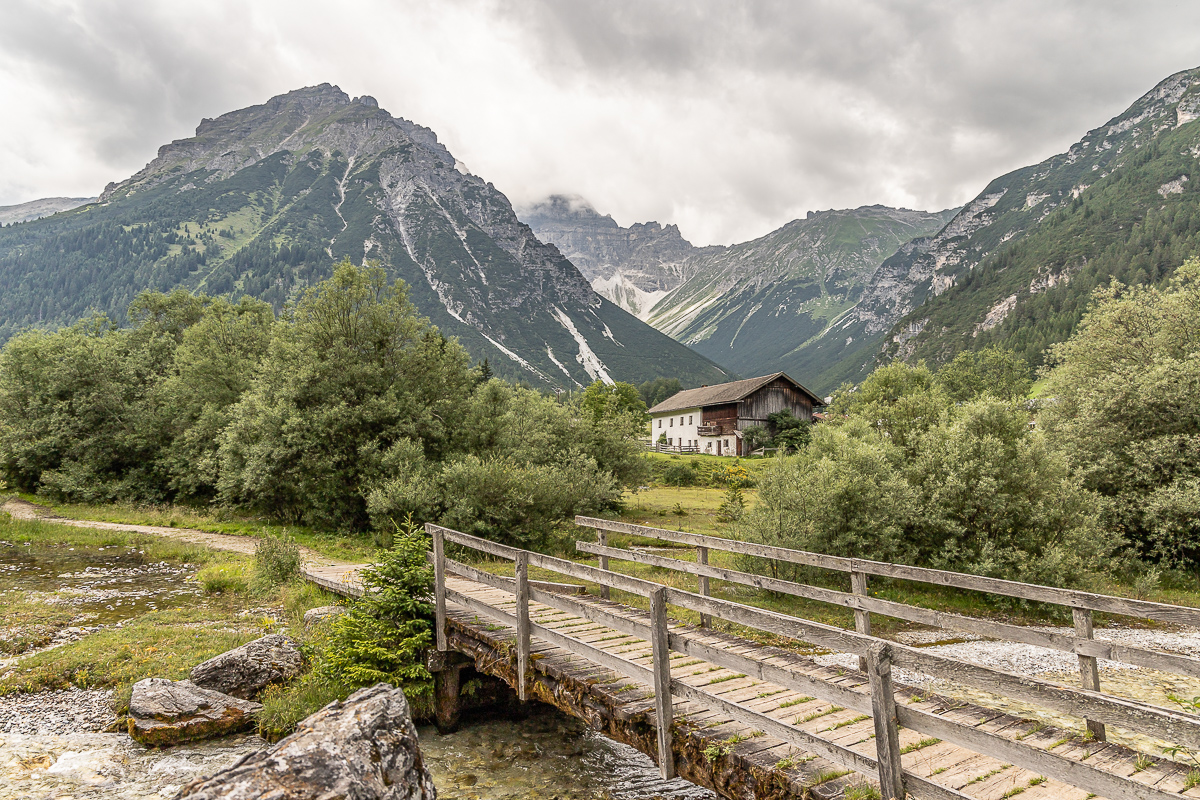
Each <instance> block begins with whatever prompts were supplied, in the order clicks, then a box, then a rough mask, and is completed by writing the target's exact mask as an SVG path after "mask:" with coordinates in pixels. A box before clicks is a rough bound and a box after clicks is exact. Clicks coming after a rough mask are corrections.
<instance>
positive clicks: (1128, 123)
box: [839, 69, 1200, 364]
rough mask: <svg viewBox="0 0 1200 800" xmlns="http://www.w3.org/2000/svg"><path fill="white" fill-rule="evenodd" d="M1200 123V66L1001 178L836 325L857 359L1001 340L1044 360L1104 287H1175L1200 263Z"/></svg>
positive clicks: (917, 355) (948, 353)
mask: <svg viewBox="0 0 1200 800" xmlns="http://www.w3.org/2000/svg"><path fill="white" fill-rule="evenodd" d="M1198 118H1200V69H1192V70H1187V71H1184V72H1179V73H1177V74H1175V75H1172V76H1171V77H1169V78H1167V79H1166V80H1164V81H1162V82H1161V83H1159V84H1158V85H1157V86H1155V87H1154V88H1153V89H1152V90H1151V91H1149V92H1148V93H1147V94H1145V95H1144V96H1142V97H1141V98H1139V99H1138V100H1137V101H1136V102H1135V103H1133V105H1131V106H1130V107H1129V108H1128V109H1127V110H1126V111H1125V112H1123V113H1122V114H1120V115H1119V116H1117V117H1115V118H1113V119H1111V120H1109V121H1108V122H1107V123H1105V124H1104V125H1102V126H1100V127H1099V128H1096V129H1094V130H1091V131H1089V132H1088V133H1087V135H1086V136H1084V137H1083V138H1082V139H1081V140H1080V141H1079V142H1077V143H1076V144H1074V145H1072V146H1071V148H1070V149H1068V150H1067V152H1066V153H1063V154H1061V155H1056V156H1053V157H1051V158H1048V159H1046V160H1045V161H1043V162H1041V163H1039V164H1036V165H1033V166H1030V167H1025V168H1023V169H1018V170H1015V171H1013V172H1010V173H1008V174H1007V175H1003V176H1001V177H999V178H996V179H995V180H994V181H992V182H991V183H990V184H988V186H987V187H986V188H985V189H984V190H983V192H981V193H980V194H979V196H978V197H976V198H975V199H974V200H973V201H972V202H971V203H969V204H968V205H967V206H966V207H965V208H964V209H963V210H962V211H961V212H959V214H958V215H957V216H956V217H955V218H954V219H953V220H951V222H950V223H949V224H948V225H947V226H946V227H945V228H944V229H942V230H941V231H939V232H938V233H937V235H936V236H933V237H931V238H930V239H928V240H925V241H921V242H917V243H914V245H913V246H911V247H908V248H906V249H904V250H902V251H901V252H900V253H898V254H897V255H895V256H893V257H892V258H890V259H888V260H887V261H886V262H884V264H883V265H882V266H881V267H880V269H879V271H878V272H877V274H876V275H875V277H874V278H873V282H872V286H871V289H870V290H869V291H868V292H867V293H865V294H864V297H863V299H862V301H861V302H860V303H859V306H858V307H857V308H856V309H855V311H854V312H853V314H852V315H850V316H848V317H847V319H846V321H845V322H844V323H843V326H841V327H840V328H839V333H843V332H844V333H846V335H847V336H857V337H859V340H860V342H866V343H868V345H869V346H868V347H867V348H866V349H860V350H859V351H858V352H857V353H855V354H852V357H851V359H850V360H851V361H853V362H855V363H863V364H866V363H870V362H873V361H874V355H875V354H876V353H878V351H879V348H880V347H885V348H886V355H888V356H891V357H899V358H904V359H909V360H916V359H921V358H924V359H928V360H930V361H932V362H943V361H945V360H947V359H950V358H952V357H953V356H954V355H955V354H956V353H958V352H959V351H961V350H964V349H973V348H980V347H984V346H987V345H991V344H1002V345H1003V346H1005V347H1009V348H1012V349H1014V350H1016V351H1017V352H1019V353H1021V354H1022V355H1024V356H1025V357H1026V358H1027V359H1028V360H1029V361H1030V362H1031V363H1033V364H1040V363H1041V362H1042V359H1043V358H1044V351H1045V348H1046V347H1047V345H1050V344H1053V343H1055V342H1060V341H1063V340H1065V339H1066V338H1068V337H1069V336H1070V335H1071V332H1072V331H1073V330H1074V328H1075V325H1076V324H1077V323H1078V321H1079V319H1080V317H1081V316H1082V314H1083V311H1084V310H1085V309H1086V307H1087V304H1088V301H1089V298H1090V296H1091V293H1092V290H1093V289H1094V288H1096V287H1097V286H1102V285H1107V284H1108V283H1110V282H1111V281H1113V280H1118V281H1120V282H1122V283H1125V284H1135V283H1150V284H1154V283H1161V282H1163V281H1165V280H1167V279H1168V278H1169V277H1170V275H1171V274H1172V273H1173V272H1174V270H1175V269H1176V267H1178V266H1179V265H1180V264H1181V263H1183V261H1185V260H1186V259H1188V258H1189V257H1192V256H1195V255H1197V254H1200V175H1198V174H1197V173H1198V172H1200V168H1198V166H1200V165H1198V164H1197V159H1198V158H1200V124H1198V123H1197V122H1196V120H1197V119H1198ZM868 351H870V352H868Z"/></svg>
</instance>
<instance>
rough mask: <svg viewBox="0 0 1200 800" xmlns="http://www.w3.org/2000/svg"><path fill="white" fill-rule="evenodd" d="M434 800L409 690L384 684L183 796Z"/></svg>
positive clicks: (334, 706) (189, 799) (330, 708)
mask: <svg viewBox="0 0 1200 800" xmlns="http://www.w3.org/2000/svg"><path fill="white" fill-rule="evenodd" d="M268 797H269V798H271V800H308V799H309V798H321V797H329V798H339V800H436V797H437V792H436V791H435V790H434V788H433V778H432V777H431V776H430V774H429V770H428V769H427V768H426V766H425V761H424V759H423V757H422V755H421V749H420V748H419V747H418V746H417V729H416V727H414V725H413V722H412V716H411V714H410V713H409V708H408V701H407V700H406V699H405V697H404V692H402V691H401V690H399V689H393V688H392V687H391V686H389V685H388V684H386V683H380V684H376V685H375V686H372V687H371V688H369V689H359V690H358V691H357V692H355V693H354V694H352V695H350V696H349V697H348V698H346V700H345V701H344V702H334V703H330V704H329V705H327V706H326V707H325V708H323V709H321V710H320V711H318V712H317V713H315V714H313V715H312V716H310V717H309V718H308V719H306V720H304V721H303V722H301V723H300V727H299V728H298V729H297V730H296V732H295V733H293V734H292V735H291V736H289V737H287V738H286V739H283V740H282V741H280V742H279V743H278V744H276V745H273V746H272V747H269V748H267V749H266V750H263V751H261V752H258V753H253V754H251V755H248V756H246V757H244V758H242V759H241V760H240V761H238V762H237V763H236V764H234V765H233V766H231V767H229V768H228V769H225V770H223V771H222V772H219V773H217V774H216V775H214V776H213V777H211V778H205V779H201V780H196V781H193V782H192V783H190V784H188V785H187V786H185V787H183V789H182V791H181V792H180V794H179V800H185V799H186V800H218V799H221V800H252V799H253V798H268Z"/></svg>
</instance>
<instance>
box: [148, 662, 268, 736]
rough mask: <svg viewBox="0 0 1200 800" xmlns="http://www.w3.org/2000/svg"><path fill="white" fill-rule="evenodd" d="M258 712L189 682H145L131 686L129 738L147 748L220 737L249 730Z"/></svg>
mask: <svg viewBox="0 0 1200 800" xmlns="http://www.w3.org/2000/svg"><path fill="white" fill-rule="evenodd" d="M261 708H262V706H261V705H259V704H258V703H252V702H250V701H249V700H242V699H240V698H237V697H230V696H229V695H227V694H221V693H220V692H214V691H211V690H209V689H203V688H201V687H199V686H196V685H195V684H193V683H192V682H191V681H172V680H168V679H167V678H146V679H145V680H142V681H138V682H137V683H135V684H134V685H133V695H132V696H131V697H130V699H129V720H128V726H129V735H130V736H132V737H133V738H134V739H136V740H138V741H139V742H141V743H142V744H144V745H147V746H150V747H164V746H166V745H172V744H179V743H180V742H187V741H192V740H195V739H207V738H209V737H210V736H224V735H225V734H228V733H237V732H238V731H243V730H246V729H247V728H249V727H251V726H253V725H254V716H255V714H257V713H258V712H259V710H260V709H261Z"/></svg>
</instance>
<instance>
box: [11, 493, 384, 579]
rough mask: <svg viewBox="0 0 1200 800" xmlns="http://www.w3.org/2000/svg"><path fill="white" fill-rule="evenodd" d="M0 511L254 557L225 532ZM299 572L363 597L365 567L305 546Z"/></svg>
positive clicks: (241, 540)
mask: <svg viewBox="0 0 1200 800" xmlns="http://www.w3.org/2000/svg"><path fill="white" fill-rule="evenodd" d="M0 510H3V511H5V512H7V513H8V514H9V515H11V516H12V517H13V518H14V519H25V520H41V521H43V522H53V523H54V524H55V525H73V526H75V527H77V528H92V529H99V530H111V531H127V532H129V533H142V534H147V535H149V536H162V537H165V538H167V539H177V540H178V541H181V542H188V543H190V544H198V545H201V546H203V547H211V548H212V549H214V550H225V551H227V552H230V553H241V554H242V555H251V556H252V555H254V548H255V545H256V540H255V539H253V538H251V537H249V536H233V535H231V534H227V533H210V532H208V531H200V530H196V529H195V528H169V527H166V526H164V525H129V524H126V523H123V522H97V521H95V520H84V519H69V518H67V517H60V516H58V515H57V514H55V513H54V511H53V509H50V508H47V507H46V506H39V505H37V504H36V503H30V502H28V501H26V500H9V501H8V502H7V503H5V504H4V505H3V506H0ZM300 561H301V567H300V571H301V572H302V573H303V575H304V577H305V578H307V579H308V580H310V581H312V582H313V583H315V584H317V585H318V586H322V587H324V588H326V589H328V590H330V591H332V592H336V593H338V594H341V595H348V596H357V595H359V594H362V584H361V582H360V581H359V578H358V572H359V570H361V569H362V568H363V567H365V566H367V565H366V564H355V563H352V562H350V561H339V560H338V559H336V558H329V557H328V556H323V555H321V554H320V553H318V552H316V551H315V550H310V549H309V548H307V547H301V548H300Z"/></svg>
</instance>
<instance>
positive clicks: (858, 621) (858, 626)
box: [850, 569, 871, 672]
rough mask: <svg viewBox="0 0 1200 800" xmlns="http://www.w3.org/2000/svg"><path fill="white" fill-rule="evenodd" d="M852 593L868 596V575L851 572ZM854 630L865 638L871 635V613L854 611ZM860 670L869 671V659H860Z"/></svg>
mask: <svg viewBox="0 0 1200 800" xmlns="http://www.w3.org/2000/svg"><path fill="white" fill-rule="evenodd" d="M850 591H851V592H853V593H854V594H860V595H863V596H866V595H867V594H868V592H867V573H865V572H858V571H856V570H853V569H852V570H851V571H850ZM854 630H856V631H858V632H859V633H861V634H862V635H863V636H870V635H871V612H870V611H860V610H858V609H857V608H856V609H854ZM858 668H859V669H860V670H862V671H863V672H866V671H867V659H865V658H863V657H862V656H859V657H858Z"/></svg>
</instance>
